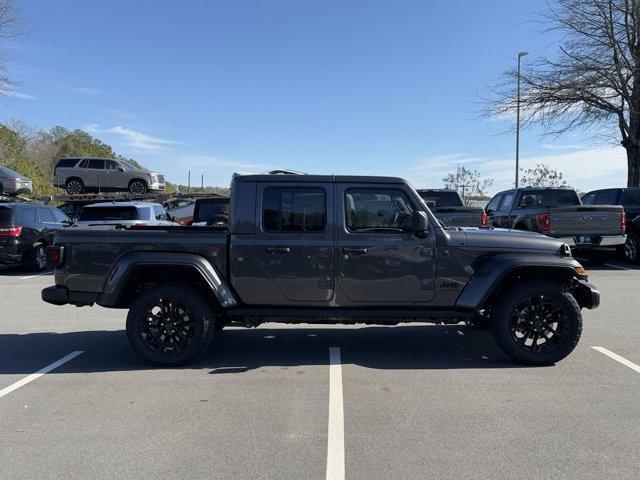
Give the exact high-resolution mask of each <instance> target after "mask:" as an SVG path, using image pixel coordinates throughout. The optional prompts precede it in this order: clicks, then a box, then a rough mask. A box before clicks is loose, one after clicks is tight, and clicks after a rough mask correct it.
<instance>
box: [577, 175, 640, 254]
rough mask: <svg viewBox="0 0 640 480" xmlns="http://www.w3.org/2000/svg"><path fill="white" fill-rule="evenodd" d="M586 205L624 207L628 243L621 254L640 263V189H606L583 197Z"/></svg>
mask: <svg viewBox="0 0 640 480" xmlns="http://www.w3.org/2000/svg"><path fill="white" fill-rule="evenodd" d="M582 203H584V204H585V205H622V207H624V213H625V217H626V223H627V225H626V227H627V241H626V243H625V245H624V246H623V247H622V246H621V247H619V253H620V254H621V255H623V256H624V259H625V260H626V261H627V262H632V263H640V188H639V187H634V188H605V189H603V190H592V191H591V192H588V193H585V194H584V195H583V196H582Z"/></svg>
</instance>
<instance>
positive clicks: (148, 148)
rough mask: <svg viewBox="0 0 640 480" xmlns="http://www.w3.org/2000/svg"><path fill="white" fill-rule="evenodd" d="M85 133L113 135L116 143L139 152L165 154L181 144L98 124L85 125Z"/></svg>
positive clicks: (138, 132)
mask: <svg viewBox="0 0 640 480" xmlns="http://www.w3.org/2000/svg"><path fill="white" fill-rule="evenodd" d="M83 129H84V130H85V131H87V132H89V133H92V134H95V135H112V136H114V137H116V139H117V140H116V143H117V144H118V145H122V146H124V147H129V148H131V149H133V150H135V151H137V152H151V153H153V152H163V151H167V150H169V148H168V147H169V146H170V145H178V144H179V143H180V142H176V141H173V140H168V139H164V138H158V137H153V136H151V135H147V134H146V133H143V132H140V131H138V130H133V129H131V128H126V127H122V126H119V125H118V126H115V127H110V128H101V127H100V125H98V124H95V123H94V124H89V125H85V126H84V128H83Z"/></svg>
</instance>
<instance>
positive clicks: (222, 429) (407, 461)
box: [0, 262, 640, 479]
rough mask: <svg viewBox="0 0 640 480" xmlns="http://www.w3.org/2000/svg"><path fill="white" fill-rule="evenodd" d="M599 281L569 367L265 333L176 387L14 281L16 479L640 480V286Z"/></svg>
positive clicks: (0, 436) (456, 339) (417, 345)
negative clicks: (597, 299)
mask: <svg viewBox="0 0 640 480" xmlns="http://www.w3.org/2000/svg"><path fill="white" fill-rule="evenodd" d="M587 267H589V266H588V265H587ZM589 273H590V280H591V281H592V282H593V283H594V284H596V285H597V286H598V287H599V288H600V290H601V292H602V304H601V307H600V308H599V309H598V310H594V311H588V310H585V311H583V313H584V317H585V326H584V333H583V337H582V340H581V342H580V345H579V346H578V348H577V349H576V351H575V352H574V353H573V354H572V355H570V356H569V357H568V358H567V359H565V360H564V361H563V362H561V363H559V364H558V365H556V366H553V367H545V368H527V367H523V366H521V365H517V364H515V363H513V361H511V360H510V359H509V358H508V357H507V356H506V355H505V354H503V353H502V352H501V351H500V350H499V349H498V348H497V347H496V346H495V345H494V343H493V341H492V339H491V337H490V334H489V333H488V332H487V331H484V330H478V329H476V328H473V327H467V326H434V325H428V324H420V325H400V326H396V327H369V326H358V327H347V326H326V327H325V326H322V327H314V326H294V327H287V326H280V325H274V324H267V325H263V326H261V327H259V328H257V329H252V330H246V329H228V330H225V331H224V332H222V333H221V334H220V336H219V337H217V338H216V340H215V341H214V344H213V345H212V348H211V349H210V351H209V352H208V353H207V354H206V355H204V356H203V357H201V358H200V359H199V360H198V361H197V362H196V363H194V364H191V365H189V366H187V367H183V368H179V369H165V370H163V369H155V368H150V367H149V366H147V365H146V364H145V363H143V362H142V361H141V360H140V359H139V358H138V357H136V356H135V355H134V354H133V353H132V351H131V350H130V348H129V345H128V343H127V341H126V338H125V334H124V330H123V328H124V319H125V316H126V312H125V311H120V310H107V309H103V308H99V307H93V308H86V307H85V308H75V307H71V306H65V307H54V306H51V305H47V304H45V303H43V302H42V301H41V300H40V290H41V288H43V287H45V286H48V285H51V284H52V281H53V280H52V276H51V275H50V274H44V275H38V276H32V275H31V274H29V273H26V272H24V271H20V270H15V269H4V270H2V271H0V307H1V313H0V319H1V323H0V478H2V479H14V478H15V479H18V478H19V479H27V478H38V479H40V478H181V479H184V478H189V479H196V478H208V479H212V478H215V479H231V478H233V479H236V478H238V479H256V478H260V479H263V478H264V479H320V478H332V479H333V478H336V479H338V478H346V479H396V478H398V479H414V478H415V479H427V478H437V479H472V478H492V479H512V478H527V479H535V478H540V479H543V478H544V479H546V478H562V479H587V478H594V479H595V478H617V479H635V478H638V471H640V442H639V441H638V440H639V439H640V415H638V411H640V368H637V365H640V349H639V348H638V340H639V339H640V318H639V314H638V312H639V311H640V295H638V285H640V268H638V267H633V266H629V265H623V264H619V263H615V262H613V263H610V264H608V265H606V266H602V267H593V268H592V269H590V272H589ZM593 347H603V348H604V349H606V351H607V352H612V353H613V354H616V355H618V356H619V357H616V358H617V359H616V358H612V357H611V356H608V355H606V354H605V353H602V351H600V350H596V349H594V348H593ZM78 352H81V353H78ZM65 357H66V358H65ZM61 359H65V360H66V361H65V362H64V363H61V364H60V365H59V366H57V368H53V369H51V370H50V371H48V372H46V373H44V372H42V371H41V369H43V368H45V367H47V366H51V365H52V364H53V366H56V363H55V362H57V361H59V360H61ZM625 360H626V362H625ZM59 363H60V362H59ZM634 366H636V368H635V369H634ZM45 370H46V369H45ZM39 371H41V373H44V374H43V375H40V374H38V375H36V376H32V375H33V374H34V373H36V372H39Z"/></svg>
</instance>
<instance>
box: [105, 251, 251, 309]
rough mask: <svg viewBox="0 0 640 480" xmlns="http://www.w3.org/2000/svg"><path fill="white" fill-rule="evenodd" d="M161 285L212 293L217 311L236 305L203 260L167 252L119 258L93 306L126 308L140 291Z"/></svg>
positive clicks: (235, 301) (230, 290) (229, 292)
mask: <svg viewBox="0 0 640 480" xmlns="http://www.w3.org/2000/svg"><path fill="white" fill-rule="evenodd" d="M161 283H179V284H182V285H192V286H193V287H195V288H197V289H200V290H201V291H203V292H205V293H208V294H210V293H213V300H214V303H217V307H218V308H222V309H224V308H229V307H233V306H235V305H237V304H238V300H237V298H236V296H235V294H234V293H233V291H232V289H231V287H230V286H229V285H228V284H227V282H226V281H225V280H224V278H223V277H222V275H220V273H219V272H218V271H217V269H216V268H215V266H214V265H213V264H212V263H211V262H210V261H209V260H207V259H206V258H205V257H203V256H201V255H197V254H188V253H166V252H132V253H129V254H126V255H124V256H122V257H121V258H120V259H119V260H118V261H117V262H116V264H115V265H114V266H113V267H112V268H111V270H110V272H109V274H108V275H107V278H106V280H105V283H104V285H103V287H102V292H101V293H100V295H99V296H98V299H97V302H96V303H98V304H99V305H102V306H104V307H119V308H120V307H128V306H129V305H130V304H131V302H132V301H133V298H134V297H135V295H136V294H137V293H139V292H140V291H141V289H144V288H146V287H147V286H148V285H158V284H161ZM209 296H210V295H209Z"/></svg>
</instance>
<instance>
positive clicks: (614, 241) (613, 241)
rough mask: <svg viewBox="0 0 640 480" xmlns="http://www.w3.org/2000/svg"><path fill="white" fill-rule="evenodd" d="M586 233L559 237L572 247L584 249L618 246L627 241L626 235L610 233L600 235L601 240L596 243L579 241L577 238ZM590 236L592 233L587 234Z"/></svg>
mask: <svg viewBox="0 0 640 480" xmlns="http://www.w3.org/2000/svg"><path fill="white" fill-rule="evenodd" d="M582 236H584V235H575V236H573V237H559V238H558V240H560V241H562V242H564V243H566V244H567V245H569V246H570V247H577V248H583V249H591V248H598V247H617V246H619V245H624V244H625V242H626V241H627V236H626V235H609V236H599V235H593V236H597V237H599V240H598V241H596V242H594V243H584V244H583V243H577V242H576V238H579V237H582ZM587 236H590V235H587Z"/></svg>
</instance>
